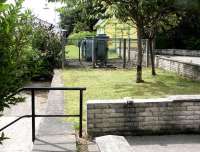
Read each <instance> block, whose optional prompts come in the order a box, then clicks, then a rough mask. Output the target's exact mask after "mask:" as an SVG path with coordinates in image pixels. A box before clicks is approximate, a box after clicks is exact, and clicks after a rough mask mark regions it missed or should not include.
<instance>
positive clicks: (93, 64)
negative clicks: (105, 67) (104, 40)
mask: <svg viewBox="0 0 200 152" xmlns="http://www.w3.org/2000/svg"><path fill="white" fill-rule="evenodd" d="M95 43H96V42H95V38H93V39H92V66H93V68H95V67H96V50H95V46H94V45H95Z"/></svg>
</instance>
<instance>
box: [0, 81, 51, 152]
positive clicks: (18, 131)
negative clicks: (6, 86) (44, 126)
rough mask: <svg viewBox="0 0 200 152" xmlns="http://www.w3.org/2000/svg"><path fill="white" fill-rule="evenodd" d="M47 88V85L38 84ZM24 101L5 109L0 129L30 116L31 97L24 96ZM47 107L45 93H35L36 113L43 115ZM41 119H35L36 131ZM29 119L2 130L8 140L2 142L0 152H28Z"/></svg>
mask: <svg viewBox="0 0 200 152" xmlns="http://www.w3.org/2000/svg"><path fill="white" fill-rule="evenodd" d="M40 85H42V86H48V83H45V84H42V83H41V84H40ZM24 96H25V97H26V101H25V102H22V103H18V104H17V105H14V106H11V108H9V109H5V111H4V113H3V115H4V116H3V117H0V128H1V127H3V126H5V125H7V124H9V123H10V122H12V121H13V120H15V119H17V118H18V117H19V116H22V115H29V114H31V97H30V95H29V94H24ZM46 106H47V92H37V93H36V113H37V114H38V113H40V114H44V113H45V110H46ZM40 121H41V118H37V119H36V131H37V130H38V128H39V124H40ZM31 129H32V127H31V118H24V119H21V120H20V121H18V122H17V123H15V124H13V125H12V126H10V127H8V128H7V129H5V130H4V133H5V135H6V136H7V137H9V138H10V139H7V140H4V141H3V145H0V152H30V151H31V150H32V147H33V143H32V132H31Z"/></svg>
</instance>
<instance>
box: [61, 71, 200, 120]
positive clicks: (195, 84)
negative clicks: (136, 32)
mask: <svg viewBox="0 0 200 152" xmlns="http://www.w3.org/2000/svg"><path fill="white" fill-rule="evenodd" d="M157 73H158V75H157V76H156V77H152V76H151V70H150V69H144V71H143V79H144V80H145V83H141V84H137V83H135V75H136V72H135V69H131V70H123V69H118V70H110V69H89V68H80V69H72V68H66V69H65V70H64V72H63V76H64V83H65V86H68V87H77V86H78V87H86V88H87V91H86V92H85V93H84V119H83V120H84V123H85V120H86V117H85V116H86V112H85V110H86V101H88V100H95V99H122V98H124V97H132V98H159V97H165V96H168V95H177V94H179V95H181V94H199V93H200V81H193V80H189V79H186V78H182V77H180V76H177V75H176V74H173V73H170V72H165V71H163V70H159V69H157ZM78 108H79V93H78V92H66V93H65V110H66V113H67V114H76V113H78ZM68 120H70V121H75V122H78V119H77V120H76V119H73V118H72V119H71V118H70V119H68Z"/></svg>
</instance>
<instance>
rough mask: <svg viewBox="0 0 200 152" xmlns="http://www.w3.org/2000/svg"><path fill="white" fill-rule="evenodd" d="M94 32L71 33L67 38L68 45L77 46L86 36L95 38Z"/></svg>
mask: <svg viewBox="0 0 200 152" xmlns="http://www.w3.org/2000/svg"><path fill="white" fill-rule="evenodd" d="M95 35H96V32H88V31H83V32H79V33H73V34H71V35H70V36H69V37H68V42H67V44H68V45H76V46H77V45H78V42H79V40H82V39H84V38H86V37H88V36H95Z"/></svg>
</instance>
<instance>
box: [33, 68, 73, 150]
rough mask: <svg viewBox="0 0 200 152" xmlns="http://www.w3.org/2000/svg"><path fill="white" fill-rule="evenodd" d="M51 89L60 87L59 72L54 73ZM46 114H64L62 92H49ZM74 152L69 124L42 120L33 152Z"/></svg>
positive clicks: (49, 119)
mask: <svg viewBox="0 0 200 152" xmlns="http://www.w3.org/2000/svg"><path fill="white" fill-rule="evenodd" d="M55 72H56V73H55V77H54V79H53V82H52V87H55V86H56V87H62V86H63V84H62V79H61V74H60V73H59V71H55ZM46 114H49V115H53V114H58V115H62V114H64V92H63V91H50V92H49V96H48V106H47V110H46ZM50 151H51V152H55V151H56V152H75V151H76V139H75V131H74V129H73V125H72V124H71V123H66V122H64V120H62V119H61V118H44V119H43V121H42V123H41V124H40V127H39V131H38V134H37V139H36V141H35V143H34V147H33V152H50Z"/></svg>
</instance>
